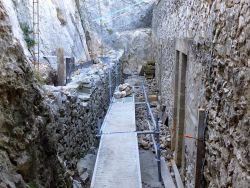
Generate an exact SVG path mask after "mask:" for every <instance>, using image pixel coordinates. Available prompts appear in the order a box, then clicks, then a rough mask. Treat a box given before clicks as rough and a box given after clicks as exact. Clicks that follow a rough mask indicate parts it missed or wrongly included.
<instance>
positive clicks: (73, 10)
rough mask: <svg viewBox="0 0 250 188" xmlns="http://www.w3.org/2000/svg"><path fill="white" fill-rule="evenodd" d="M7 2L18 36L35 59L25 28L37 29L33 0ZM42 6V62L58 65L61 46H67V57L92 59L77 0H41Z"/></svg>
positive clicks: (84, 59) (5, 2) (5, 3)
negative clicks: (57, 53) (56, 63)
mask: <svg viewBox="0 0 250 188" xmlns="http://www.w3.org/2000/svg"><path fill="white" fill-rule="evenodd" d="M3 3H4V5H5V7H6V9H7V11H8V14H9V15H10V22H11V25H12V28H13V30H14V35H15V37H16V38H17V39H19V40H20V41H21V44H22V46H23V48H24V49H25V54H26V55H27V56H29V57H30V59H31V60H32V57H31V54H30V51H31V50H32V48H31V49H28V46H27V44H26V42H25V40H24V33H23V31H22V29H21V26H22V25H24V24H27V25H28V27H29V28H30V30H31V31H32V30H33V3H32V1H30V0H23V1H19V0H10V1H4V2H3ZM39 8H40V16H39V20H40V23H39V30H40V53H41V55H40V56H41V61H45V62H46V61H49V62H50V63H52V64H55V62H56V58H55V57H51V56H56V49H57V48H64V51H65V55H66V56H70V57H75V58H76V59H77V60H83V61H86V60H89V58H90V57H89V52H88V47H87V44H86V37H85V31H84V29H83V26H82V22H81V17H80V14H79V12H78V7H77V4H76V2H75V0H66V1H65V0H63V1H62V0H45V1H42V2H40V4H39ZM31 38H32V34H31ZM44 57H46V58H44Z"/></svg>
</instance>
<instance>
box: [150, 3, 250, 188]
mask: <svg viewBox="0 0 250 188" xmlns="http://www.w3.org/2000/svg"><path fill="white" fill-rule="evenodd" d="M249 15H250V4H249V1H246V0H245V1H244V0H242V1H239V0H222V1H217V0H215V1H205V0H202V1H200V0H188V1H184V0H178V1H176V0H161V1H160V2H159V3H158V5H157V6H156V8H155V10H154V13H153V24H152V25H153V32H152V33H153V43H154V49H155V53H154V57H155V59H156V61H157V73H156V74H157V75H159V76H158V77H157V78H158V85H159V86H160V92H161V99H162V104H163V105H165V106H166V108H167V109H168V114H169V119H170V122H171V125H173V123H172V122H173V117H174V115H173V112H174V110H173V109H174V107H175V106H174V96H175V92H174V91H175V87H174V86H175V75H177V74H176V64H177V61H178V60H177V55H178V53H180V52H182V51H181V50H182V49H180V48H178V47H177V45H176V43H177V41H178V39H179V40H183V39H186V41H187V45H186V47H185V53H186V55H187V67H186V70H185V71H186V76H185V82H186V89H185V96H186V99H185V100H186V101H185V110H186V115H185V117H183V118H184V119H185V120H184V121H185V126H184V127H185V133H184V134H192V135H193V136H194V137H196V136H197V125H198V108H199V107H203V108H205V109H207V111H208V117H207V124H208V130H207V133H206V134H207V138H206V162H205V171H204V175H205V177H206V180H207V186H208V187H242V188H243V187H248V186H249V184H250V175H249V170H250V166H249V164H250V161H249V159H250V156H249V143H250V140H249V136H250V135H249V116H250V114H249V110H250V109H249V107H250V105H249V104H250V102H249V100H250V99H249V94H250V90H249V89H250V88H249V82H250V77H249V75H250V65H249V58H250V57H249V55H250V54H249V50H250V48H249V44H250V43H249V41H250V35H249V34H250V33H249V31H250V30H249V28H250V20H249V18H250V16H249ZM184 145H185V151H184V152H185V154H184V161H183V165H182V168H184V175H185V178H184V179H183V180H184V181H185V184H186V187H190V188H191V187H194V182H195V179H194V174H195V157H196V141H195V140H193V139H187V138H185V139H184Z"/></svg>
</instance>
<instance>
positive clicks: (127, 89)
mask: <svg viewBox="0 0 250 188" xmlns="http://www.w3.org/2000/svg"><path fill="white" fill-rule="evenodd" d="M132 93H133V88H132V86H131V85H129V84H128V83H124V84H121V85H119V86H118V91H116V92H115V93H114V97H115V98H116V99H120V98H124V97H126V96H129V95H131V94H132Z"/></svg>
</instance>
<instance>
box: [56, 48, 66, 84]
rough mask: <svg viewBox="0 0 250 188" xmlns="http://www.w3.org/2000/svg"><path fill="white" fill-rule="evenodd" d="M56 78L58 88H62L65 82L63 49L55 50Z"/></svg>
mask: <svg viewBox="0 0 250 188" xmlns="http://www.w3.org/2000/svg"><path fill="white" fill-rule="evenodd" d="M56 55H57V78H58V86H64V85H65V81H66V76H65V63H64V49H63V48H58V49H57V53H56Z"/></svg>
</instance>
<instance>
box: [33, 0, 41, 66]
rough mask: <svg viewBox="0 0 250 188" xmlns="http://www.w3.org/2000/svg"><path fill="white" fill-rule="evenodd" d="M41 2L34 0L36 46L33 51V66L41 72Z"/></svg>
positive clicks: (34, 36) (34, 37)
mask: <svg viewBox="0 0 250 188" xmlns="http://www.w3.org/2000/svg"><path fill="white" fill-rule="evenodd" d="M39 16H40V10H39V0H33V40H34V42H35V45H34V47H33V50H32V55H33V59H34V61H33V64H34V67H35V69H37V70H39V59H40V30H39Z"/></svg>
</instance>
